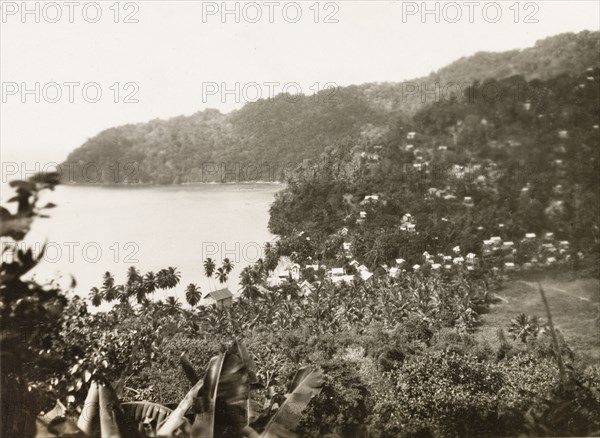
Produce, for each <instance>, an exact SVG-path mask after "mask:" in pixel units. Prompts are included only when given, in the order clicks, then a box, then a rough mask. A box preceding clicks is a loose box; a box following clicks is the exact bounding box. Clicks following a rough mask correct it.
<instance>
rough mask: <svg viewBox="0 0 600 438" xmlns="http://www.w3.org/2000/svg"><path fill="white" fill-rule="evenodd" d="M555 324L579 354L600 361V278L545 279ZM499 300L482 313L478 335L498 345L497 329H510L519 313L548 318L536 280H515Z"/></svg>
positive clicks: (504, 289)
mask: <svg viewBox="0 0 600 438" xmlns="http://www.w3.org/2000/svg"><path fill="white" fill-rule="evenodd" d="M540 283H541V284H542V287H543V288H544V291H545V292H546V297H547V298H548V303H549V305H550V310H551V312H552V317H553V319H554V325H555V326H556V328H557V329H558V330H560V332H561V333H562V334H563V336H564V338H565V340H566V341H567V343H568V344H569V346H570V347H571V348H572V349H573V350H574V351H575V352H576V353H578V354H581V355H582V356H584V357H588V358H589V359H593V360H600V327H599V325H598V322H597V319H598V315H599V313H600V281H599V280H598V279H594V278H580V279H576V280H570V279H565V278H562V279H561V278H549V277H545V278H541V279H540ZM496 295H497V296H498V300H497V302H496V303H495V304H493V305H491V306H490V311H489V313H487V314H485V315H482V318H481V319H482V323H483V324H482V325H481V327H479V329H478V331H477V334H476V336H477V337H479V338H481V339H486V340H487V341H488V342H489V343H490V344H491V345H493V346H497V345H498V339H497V337H496V330H497V328H503V329H505V330H506V329H507V328H508V325H509V324H510V320H511V319H512V318H513V317H514V316H515V315H516V314H518V313H525V314H530V315H537V316H539V317H540V318H542V319H543V320H546V312H545V310H544V305H543V303H542V300H541V297H540V293H539V290H538V285H537V282H536V279H529V278H524V279H514V280H511V281H509V282H507V283H506V284H505V285H504V288H503V289H502V290H501V291H500V292H498V293H497V294H496Z"/></svg>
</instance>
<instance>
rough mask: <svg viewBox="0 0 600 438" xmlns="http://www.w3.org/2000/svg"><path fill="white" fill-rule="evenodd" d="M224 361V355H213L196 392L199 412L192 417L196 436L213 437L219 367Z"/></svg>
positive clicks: (202, 437) (201, 437)
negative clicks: (202, 382) (198, 390)
mask: <svg viewBox="0 0 600 438" xmlns="http://www.w3.org/2000/svg"><path fill="white" fill-rule="evenodd" d="M224 362H225V355H224V354H220V355H218V356H215V357H213V358H212V359H211V360H210V362H209V363H208V367H207V368H206V374H205V375H204V384H203V386H202V390H201V391H200V393H199V394H198V397H199V402H200V406H199V412H197V413H196V417H195V419H194V429H196V430H198V431H199V433H198V435H197V436H198V437H200V438H213V437H214V431H215V414H216V410H217V390H218V388H219V378H220V377H221V369H222V368H223V363H224Z"/></svg>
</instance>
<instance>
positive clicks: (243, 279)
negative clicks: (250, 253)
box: [240, 266, 261, 300]
mask: <svg viewBox="0 0 600 438" xmlns="http://www.w3.org/2000/svg"><path fill="white" fill-rule="evenodd" d="M256 280H257V278H256V270H255V269H252V267H251V266H246V267H245V268H244V269H243V270H242V273H241V274H240V285H241V286H242V288H241V289H242V296H243V297H244V298H246V299H248V300H254V299H256V298H259V297H260V295H261V294H260V291H259V290H258V288H257V287H256V283H257V281H256Z"/></svg>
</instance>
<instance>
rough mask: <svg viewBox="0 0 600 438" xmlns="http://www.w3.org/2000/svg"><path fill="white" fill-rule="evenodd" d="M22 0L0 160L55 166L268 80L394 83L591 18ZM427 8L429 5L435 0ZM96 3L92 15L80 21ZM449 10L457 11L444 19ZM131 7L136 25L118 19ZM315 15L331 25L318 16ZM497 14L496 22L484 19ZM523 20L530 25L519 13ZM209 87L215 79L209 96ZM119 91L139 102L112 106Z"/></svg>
mask: <svg viewBox="0 0 600 438" xmlns="http://www.w3.org/2000/svg"><path fill="white" fill-rule="evenodd" d="M21 3H22V2H20V1H18V2H7V1H2V2H1V4H2V11H1V12H2V16H1V21H0V26H1V30H0V49H1V52H0V79H1V81H0V82H1V83H2V103H1V107H0V112H1V114H0V121H1V127H0V132H1V133H0V145H1V147H2V160H3V161H4V162H7V161H16V162H23V161H24V162H27V163H30V164H29V165H30V166H31V165H32V164H31V163H33V162H34V161H38V162H40V163H41V165H42V166H43V165H44V164H46V163H48V162H60V161H61V160H64V159H65V158H66V156H67V154H68V153H69V152H70V151H72V150H73V149H75V148H76V147H78V146H80V145H81V144H82V143H83V142H85V140H86V139H87V138H90V137H93V136H94V135H96V134H97V133H98V132H100V131H102V130H104V129H106V128H109V127H112V126H118V125H122V124H126V123H137V122H145V121H148V120H151V119H154V118H169V117H174V116H177V115H181V114H184V115H189V114H192V113H194V112H196V111H199V110H202V109H204V108H207V107H211V108H218V109H220V110H221V111H224V112H225V111H229V110H231V109H233V108H239V107H240V106H241V105H242V104H243V102H242V100H243V98H244V96H246V97H249V98H250V99H252V98H254V96H255V95H256V93H257V92H259V93H260V95H261V96H262V97H269V93H270V90H275V92H277V91H281V89H282V88H283V87H284V86H285V85H286V84H289V85H287V87H288V90H290V91H292V90H293V89H294V88H293V85H292V83H297V84H298V85H299V86H300V90H301V91H302V92H304V93H305V94H310V93H312V91H313V90H314V88H315V86H314V84H318V86H319V87H320V88H322V87H324V86H325V84H327V83H333V84H336V85H342V86H343V85H349V84H361V83H365V82H383V81H392V82H400V81H403V80H408V79H412V78H415V77H420V76H423V75H427V74H429V73H430V72H431V71H433V70H437V69H439V68H441V67H443V66H445V65H447V64H448V63H450V62H452V61H454V60H456V59H458V58H460V57H462V56H468V55H472V54H474V53H475V52H477V51H482V50H485V51H504V50H510V49H514V48H525V47H529V46H532V45H533V44H534V43H535V41H536V40H538V39H541V38H545V37H547V36H551V35H556V34H559V33H563V32H579V31H582V30H586V29H587V30H599V27H600V23H599V16H600V10H599V2H596V1H579V2H578V1H547V2H535V3H534V2H520V3H519V4H517V7H515V6H512V9H511V5H513V4H514V2H512V1H509V2H498V4H499V5H500V10H499V12H500V16H499V17H498V16H497V12H498V11H497V10H496V9H495V8H494V6H493V5H492V6H487V4H489V3H493V2H485V1H484V2H473V3H474V4H475V5H474V6H473V8H474V9H472V12H473V14H472V17H469V9H468V6H465V4H464V3H465V2H462V1H460V2H456V3H454V4H455V5H458V6H459V8H460V9H456V8H455V9H452V7H450V6H444V3H443V2H441V3H439V5H438V7H439V8H440V9H439V10H440V12H439V21H440V22H439V23H436V22H435V21H436V15H435V14H434V13H432V14H429V15H426V16H425V17H424V18H425V23H424V22H423V21H424V20H423V17H422V16H421V12H422V11H421V8H422V2H400V1H397V2H387V1H380V2H375V1H369V2H367V1H341V2H320V4H318V5H317V6H318V7H315V6H314V3H315V2H313V1H309V2H298V4H290V3H293V2H285V1H284V2H271V3H269V2H250V3H252V4H250V5H249V4H248V2H241V3H238V2H227V7H228V8H230V9H232V10H233V9H234V8H236V4H237V7H238V8H239V21H240V23H236V22H235V19H236V16H235V14H233V13H232V14H229V15H226V16H225V21H226V22H224V23H223V22H222V21H223V20H222V17H221V15H220V13H221V12H222V8H223V2H173V1H168V2H167V1H153V2H150V1H147V2H146V1H141V2H129V3H127V2H121V3H120V4H119V5H118V6H119V7H118V8H116V7H114V6H111V5H113V4H114V2H112V1H110V2H98V4H99V7H98V8H96V6H95V5H93V4H92V5H89V3H93V2H74V3H75V6H73V8H74V9H73V10H69V6H68V5H65V4H64V2H55V3H53V4H52V5H49V4H48V3H47V2H46V3H43V2H42V3H38V2H29V3H27V7H28V8H29V9H30V10H31V11H34V12H31V13H29V14H26V15H25V16H23V15H22V12H23V11H22V10H21V9H22V5H21ZM203 3H204V4H203ZM36 4H37V6H36ZM271 4H272V6H271ZM298 5H299V6H298ZM427 7H428V8H431V9H433V8H435V7H436V6H435V2H430V3H428V4H427ZM35 8H38V11H39V17H36V12H35V11H36V9H35ZM84 8H85V11H86V12H85V15H84V12H83V9H84ZM270 8H272V9H270ZM484 8H485V11H486V13H485V14H484V12H483V9H484ZM97 9H98V10H99V11H101V13H102V15H101V16H100V17H99V18H98V21H97V22H95V23H92V22H89V21H94V20H95V18H96V13H97V12H98V11H97ZM284 9H285V11H286V12H285V15H284V12H283V10H284ZM417 9H418V10H417ZM517 9H518V10H519V14H518V17H516V16H515V12H516V10H517ZM117 10H118V12H119V14H118V17H116V16H115V12H116V11H117ZM317 10H318V11H319V15H318V17H316V16H315V12H316V11H317ZM203 11H204V14H203ZM257 11H260V12H261V14H262V17H261V18H260V19H259V18H255V17H257ZM270 11H272V12H273V14H272V18H273V20H272V21H273V22H270V19H269V18H270V17H269V12H270ZM298 11H300V13H301V15H300V16H298V15H297V13H298ZM457 11H460V13H461V14H462V15H461V17H460V18H455V17H457V15H456V13H457ZM70 12H72V17H69V14H70ZM211 12H214V14H212V15H210V13H211ZM403 12H404V14H403ZM413 12H414V14H412V15H411V14H410V13H413ZM58 14H60V16H59V15H58ZM129 14H131V15H130V19H134V20H137V21H138V22H137V23H136V22H133V23H125V22H124V21H125V17H126V16H127V15H129ZM327 16H328V17H329V19H330V20H337V22H328V23H326V22H324V21H325V18H326V17H327ZM296 17H299V18H297V22H295V23H293V22H292V21H293V20H294V19H295V18H296ZM495 17H498V21H497V22H496V23H491V22H490V21H491V20H493V19H494V18H495ZM527 17H529V20H530V21H531V20H537V23H528V22H526V21H527V20H526V18H527ZM36 18H37V19H39V23H37V22H36ZM70 18H72V21H73V22H72V23H71V22H70ZM115 18H116V19H117V21H118V23H115V22H114V20H115ZM315 18H316V19H317V21H318V22H317V23H315V22H314V21H315ZM470 18H472V21H473V22H472V23H471V22H470ZM486 18H487V20H486ZM515 18H516V19H517V21H518V23H515ZM86 19H87V21H86ZM249 20H250V21H252V20H254V21H257V22H256V23H250V22H248V21H249ZM448 20H454V21H457V22H456V23H450V22H448ZM50 21H57V22H55V23H51V22H50ZM36 82H37V83H39V92H37V96H38V97H39V100H40V102H35V99H36V92H35V91H34V92H33V93H32V94H25V95H24V94H23V89H24V87H23V86H22V85H23V84H24V85H25V88H29V89H32V90H35V83H36ZM53 82H54V83H57V84H59V86H58V88H57V87H56V86H54V85H52V84H51V83H53ZM71 82H72V83H77V84H78V85H72V87H73V90H74V94H73V102H69V87H70V86H69V85H64V84H65V83H71ZM236 82H238V83H239V93H238V94H237V95H235V94H229V95H226V96H224V98H222V96H221V94H220V90H221V89H222V85H221V84H222V83H225V84H226V86H227V88H228V89H230V90H234V89H235V83H236ZM251 82H255V83H256V84H258V86H259V88H258V89H257V88H256V87H254V86H250V85H248V84H249V83H251ZM115 83H118V84H119V86H118V87H117V88H118V89H120V93H119V95H118V102H117V103H115V102H114V98H115V87H114V86H113V84H115ZM128 83H130V84H129V85H128V86H125V84H128ZM211 83H215V84H218V85H217V86H218V89H217V91H216V94H215V95H213V96H212V97H209V96H207V93H206V91H207V90H210V87H211ZM268 83H275V84H273V85H269V84H268ZM15 84H16V85H15ZM48 84H50V85H48ZM85 84H91V85H90V87H88V88H87V91H88V94H87V95H86V96H87V98H88V99H89V100H93V99H94V97H95V93H94V91H95V89H96V88H99V89H100V90H101V92H102V96H101V98H100V100H99V101H98V102H96V103H91V102H89V101H86V99H85V98H84V96H83V95H82V88H83V86H84V85H85ZM95 84H97V85H95ZM15 87H16V88H15ZM207 87H208V88H207ZM290 87H292V88H290ZM57 90H59V91H60V92H61V93H62V95H61V97H60V98H59V97H57V94H56V91H57ZM213 90H214V88H213ZM131 92H133V93H134V95H133V99H137V100H138V102H137V103H125V102H124V100H125V97H126V96H127V95H128V94H129V93H131ZM244 93H245V94H244ZM23 99H26V101H25V102H24V103H23V102H22V100H23ZM53 99H56V100H58V101H57V102H56V103H52V102H51V101H52V100H53ZM236 100H238V102H236ZM10 179H14V178H10Z"/></svg>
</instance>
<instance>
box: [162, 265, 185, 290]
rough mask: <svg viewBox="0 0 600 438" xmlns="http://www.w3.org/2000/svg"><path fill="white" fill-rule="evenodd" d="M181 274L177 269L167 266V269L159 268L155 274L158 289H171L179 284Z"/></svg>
mask: <svg viewBox="0 0 600 438" xmlns="http://www.w3.org/2000/svg"><path fill="white" fill-rule="evenodd" d="M180 278H181V274H180V273H179V271H177V269H175V268H173V267H168V268H167V269H161V270H160V271H158V274H157V275H156V283H157V285H158V287H159V289H173V288H174V287H175V286H177V285H178V284H179V280H180Z"/></svg>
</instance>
